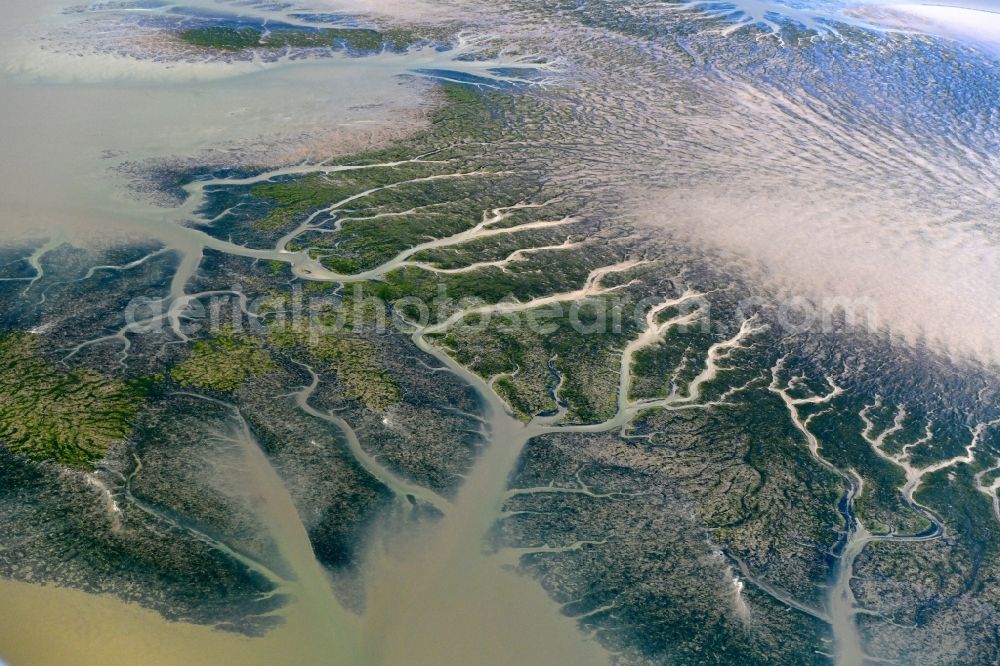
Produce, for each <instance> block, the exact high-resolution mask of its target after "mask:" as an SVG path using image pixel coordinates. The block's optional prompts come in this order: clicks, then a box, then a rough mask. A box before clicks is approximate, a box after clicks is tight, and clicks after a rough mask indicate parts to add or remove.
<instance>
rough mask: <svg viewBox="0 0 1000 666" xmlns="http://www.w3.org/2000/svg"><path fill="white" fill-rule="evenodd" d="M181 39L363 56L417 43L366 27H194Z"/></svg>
mask: <svg viewBox="0 0 1000 666" xmlns="http://www.w3.org/2000/svg"><path fill="white" fill-rule="evenodd" d="M180 38H181V40H182V41H184V42H186V43H188V44H190V45H192V46H197V47H199V48H205V49H215V50H219V51H242V50H245V49H253V48H263V49H283V48H331V49H346V50H348V51H352V52H360V53H378V52H380V51H383V50H391V51H404V50H406V49H407V48H409V47H410V46H413V45H414V44H415V43H417V41H418V40H417V37H416V36H415V35H413V34H412V33H409V32H407V31H403V30H389V31H386V32H379V31H378V30H369V29H365V28H322V29H315V30H289V29H283V30H274V31H271V32H264V31H263V30H260V29H258V28H230V27H211V28H191V29H189V30H184V31H183V32H181V33H180Z"/></svg>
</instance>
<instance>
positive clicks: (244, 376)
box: [170, 332, 274, 393]
mask: <svg viewBox="0 0 1000 666" xmlns="http://www.w3.org/2000/svg"><path fill="white" fill-rule="evenodd" d="M273 368H274V361H273V360H272V359H271V355H270V354H268V353H267V350H266V349H264V348H263V346H262V345H261V343H260V341H259V340H258V339H257V338H254V337H253V336H249V335H236V334H234V333H232V332H222V333H220V334H219V335H217V336H215V337H213V338H210V339H207V340H199V341H198V342H196V343H194V349H193V350H192V352H191V356H190V358H188V360H186V361H184V363H182V364H181V365H179V366H177V367H176V368H174V369H173V370H171V372H170V377H171V378H172V379H173V380H174V381H175V382H177V383H178V384H180V385H182V386H190V387H194V388H199V389H207V390H210V391H217V392H219V393H231V392H232V391H235V390H236V389H238V388H239V387H240V386H242V385H243V383H244V382H246V381H247V380H249V379H251V378H253V377H259V376H260V375H263V374H266V373H267V372H269V371H270V370H272V369H273Z"/></svg>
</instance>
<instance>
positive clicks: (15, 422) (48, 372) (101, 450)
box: [0, 333, 141, 469]
mask: <svg viewBox="0 0 1000 666" xmlns="http://www.w3.org/2000/svg"><path fill="white" fill-rule="evenodd" d="M0 367H2V370H3V372H2V373H0V443H3V444H5V445H6V446H7V447H8V448H9V449H11V450H12V451H15V452H17V453H21V454H24V455H26V456H28V457H29V458H31V459H32V460H37V461H52V462H56V463H58V464H60V465H64V466H67V467H76V468H80V469H92V468H93V465H94V463H95V462H97V461H98V460H100V459H101V458H103V457H104V455H105V454H106V453H107V451H108V449H109V448H111V447H112V446H113V445H115V444H117V443H118V442H120V441H121V440H123V439H124V438H125V437H127V436H128V434H129V432H130V431H131V429H132V420H133V419H134V417H135V415H136V412H137V411H138V409H139V405H140V403H141V391H139V390H138V389H136V388H135V387H131V386H129V385H127V384H126V383H124V382H122V381H118V380H112V379H108V378H107V377H104V376H102V375H100V374H98V373H96V372H94V371H92V370H76V371H73V372H63V371H60V370H59V369H57V368H56V367H54V366H53V365H51V364H49V363H48V362H46V361H45V360H44V359H43V358H42V357H41V356H39V354H38V340H37V339H36V338H35V337H34V336H33V335H30V334H27V333H11V334H7V335H2V336H0Z"/></svg>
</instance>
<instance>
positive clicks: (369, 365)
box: [271, 330, 401, 412]
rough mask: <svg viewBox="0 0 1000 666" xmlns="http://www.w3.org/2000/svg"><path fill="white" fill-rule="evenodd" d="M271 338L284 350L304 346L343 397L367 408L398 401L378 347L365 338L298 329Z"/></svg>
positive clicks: (382, 408) (379, 408)
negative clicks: (334, 380)
mask: <svg viewBox="0 0 1000 666" xmlns="http://www.w3.org/2000/svg"><path fill="white" fill-rule="evenodd" d="M271 339H272V342H273V343H274V345H275V346H276V347H278V348H279V349H282V350H285V351H294V350H295V349H301V350H304V351H305V352H306V353H307V354H308V356H309V358H310V359H312V360H314V361H317V362H319V363H321V364H323V365H324V366H326V367H327V368H329V369H330V370H332V371H333V372H334V373H335V374H336V375H337V379H338V381H339V382H340V383H341V385H342V386H343V390H344V397H345V398H347V399H348V400H356V401H358V402H360V403H362V404H363V405H365V407H367V408H368V409H371V410H372V411H376V412H384V411H386V410H387V409H389V408H390V407H392V406H393V405H395V404H397V403H398V402H399V401H400V398H401V395H400V390H399V385H398V384H397V383H396V381H395V380H394V379H393V378H392V376H391V375H389V373H388V372H386V371H385V369H383V368H382V367H381V365H380V364H379V363H378V351H377V350H376V348H375V345H373V344H372V343H371V342H369V341H368V340H365V339H364V338H361V337H358V336H355V335H349V334H334V335H323V336H315V337H313V336H310V335H309V334H308V333H306V332H304V331H299V330H287V331H282V332H278V333H273V334H272V336H271Z"/></svg>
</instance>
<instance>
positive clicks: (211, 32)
mask: <svg viewBox="0 0 1000 666" xmlns="http://www.w3.org/2000/svg"><path fill="white" fill-rule="evenodd" d="M261 35H262V33H261V31H260V30H257V29H255V28H192V29H190V30H185V31H184V32H182V33H181V34H180V38H181V39H182V40H183V41H185V42H187V43H188V44H190V45H192V46H198V47H201V48H206V49H218V50H220V51H239V50H242V49H249V48H253V47H255V46H260V38H261Z"/></svg>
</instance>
